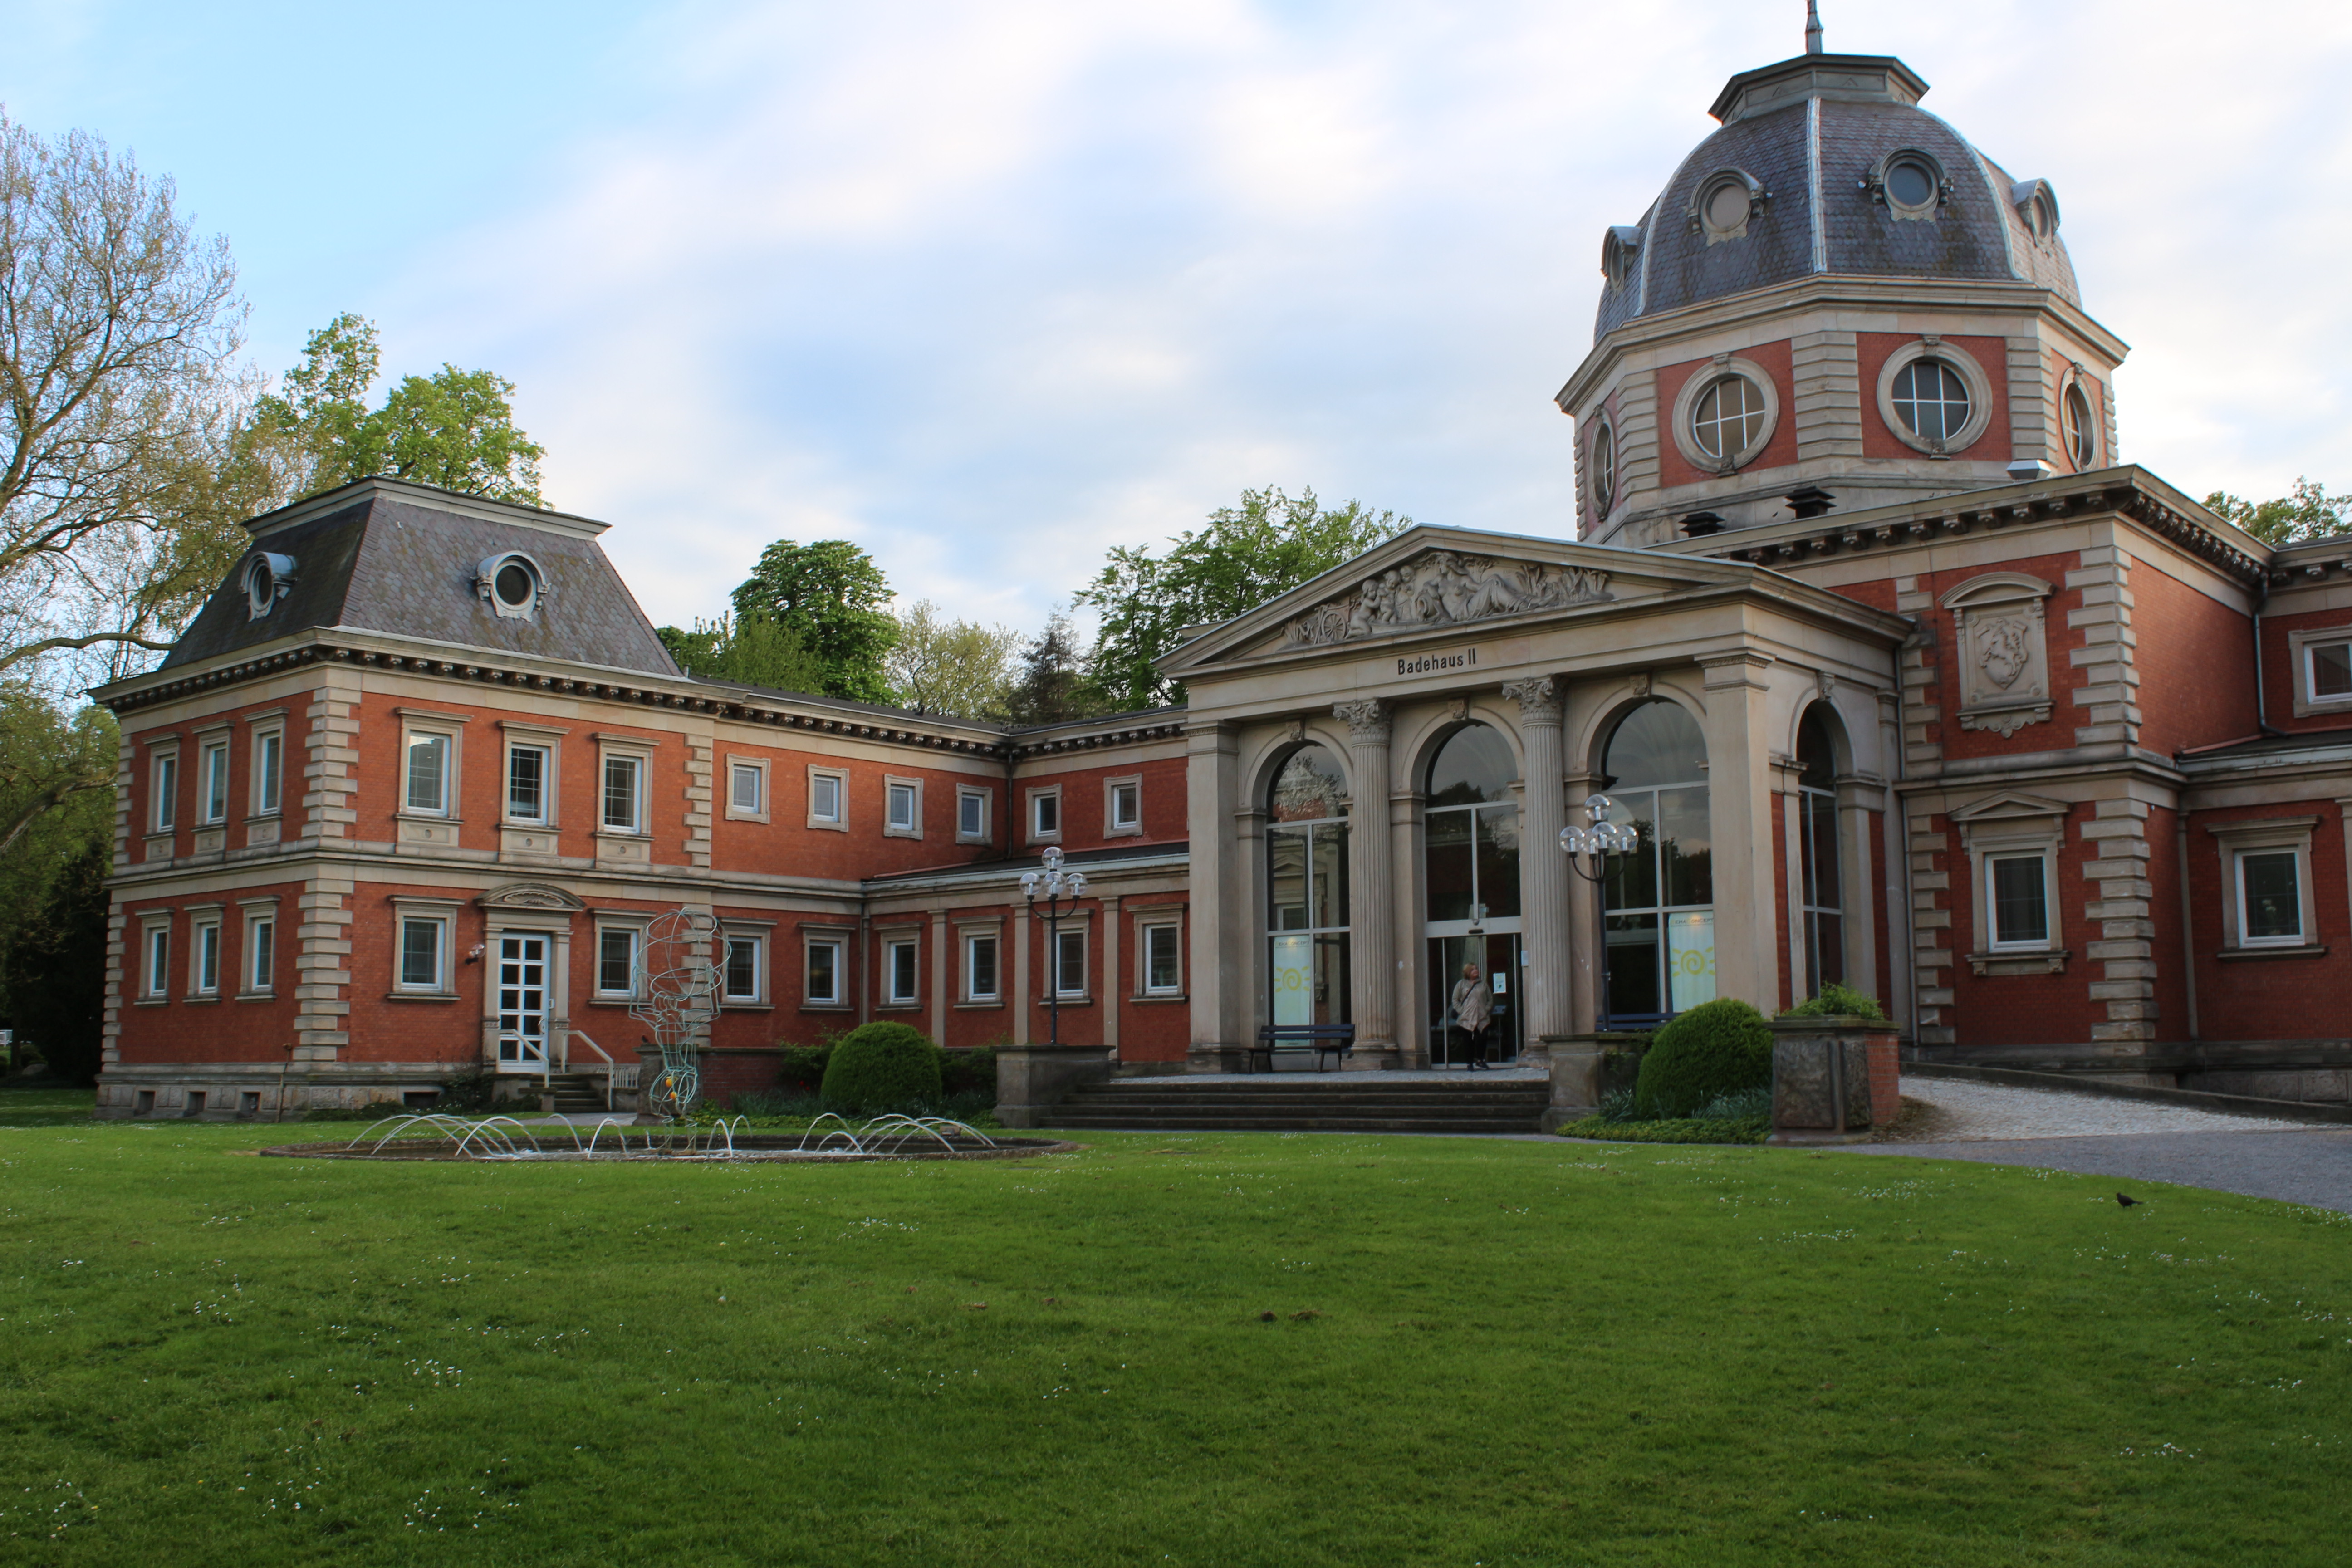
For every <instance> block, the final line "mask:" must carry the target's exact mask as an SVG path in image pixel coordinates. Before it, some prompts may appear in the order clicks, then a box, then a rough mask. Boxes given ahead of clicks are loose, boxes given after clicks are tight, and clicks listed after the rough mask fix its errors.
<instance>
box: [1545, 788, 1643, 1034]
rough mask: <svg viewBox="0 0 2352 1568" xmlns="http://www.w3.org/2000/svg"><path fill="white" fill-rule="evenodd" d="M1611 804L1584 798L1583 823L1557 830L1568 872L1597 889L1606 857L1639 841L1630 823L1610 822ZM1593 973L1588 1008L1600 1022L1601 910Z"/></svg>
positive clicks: (1605, 927)
mask: <svg viewBox="0 0 2352 1568" xmlns="http://www.w3.org/2000/svg"><path fill="white" fill-rule="evenodd" d="M1612 804H1614V803H1613V802H1612V801H1611V800H1610V798H1609V797H1608V796H1607V795H1586V796H1585V797H1584V820H1583V821H1582V822H1580V823H1575V824H1571V825H1570V826H1567V827H1563V828H1561V829H1560V830H1559V847H1560V848H1562V849H1563V850H1566V851H1567V853H1568V865H1569V869H1570V870H1572V871H1574V872H1575V873H1576V874H1577V875H1578V876H1580V877H1581V878H1583V879H1585V880H1586V881H1588V882H1591V883H1593V884H1594V885H1595V886H1598V885H1599V884H1600V883H1601V882H1602V881H1605V880H1606V879H1608V876H1609V857H1610V856H1612V855H1622V854H1626V853H1628V852H1629V851H1631V850H1633V849H1634V848H1635V847H1638V846H1639V845H1640V844H1641V842H1642V830H1641V829H1640V828H1638V827H1636V826H1633V824H1632V823H1630V822H1612V821H1610V820H1609V808H1610V807H1611V805H1612ZM1594 973H1595V974H1596V975H1597V977H1598V980H1599V984H1600V986H1601V994H1600V997H1599V999H1598V1002H1597V1005H1595V1006H1594V1007H1593V1009H1592V1015H1593V1021H1594V1022H1595V1023H1596V1024H1600V1023H1602V1022H1603V1021H1604V1020H1605V1019H1606V1018H1607V1017H1608V1016H1609V994H1608V985H1609V917H1608V912H1607V910H1605V909H1604V910H1602V912H1601V963H1600V965H1599V966H1598V968H1597V969H1595V971H1594Z"/></svg>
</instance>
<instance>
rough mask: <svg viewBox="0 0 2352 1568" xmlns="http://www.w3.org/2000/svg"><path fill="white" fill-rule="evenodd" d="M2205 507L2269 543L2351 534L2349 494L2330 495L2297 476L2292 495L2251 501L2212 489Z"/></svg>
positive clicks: (2350, 502) (2351, 500)
mask: <svg viewBox="0 0 2352 1568" xmlns="http://www.w3.org/2000/svg"><path fill="white" fill-rule="evenodd" d="M2205 506H2206V509H2207V510H2210V511H2211V512H2214V513H2215V514H2217V515H2219V516H2221V517H2223V518H2226V519H2228V520H2229V521H2231V522H2234V523H2236V524H2237V525H2238V526H2239V527H2240V528H2242V529H2244V530H2245V531H2247V532H2248V533H2251V534H2252V535H2253V536H2254V537H2255V538H2256V539H2259V540H2262V541H2263V542H2265V543H2270V544H2293V543H2294V542H2296V541H2298V540H2304V539H2326V538H2328V537H2329V536H2331V535H2333V534H2338V533H2352V495H2340V496H2332V495H2329V494H2328V493H2327V491H2326V489H2325V488H2323V487H2321V486H2319V485H2315V484H2313V483H2312V482H2311V481H2310V480H2309V479H2305V478H2303V477H2302V476H2300V475H2298V476H2296V478H2295V481H2294V494H2292V495H2284V496H2280V497H2279V498H2277V499H2276V500H2265V501H2250V500H2244V499H2243V498H2242V497H2239V496H2233V495H2231V493H2230V492H2229V491H2227V490H2215V491H2214V492H2213V493H2212V494H2211V495H2210V496H2207V497H2206V498H2205Z"/></svg>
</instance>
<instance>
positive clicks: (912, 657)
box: [882, 599, 1021, 719]
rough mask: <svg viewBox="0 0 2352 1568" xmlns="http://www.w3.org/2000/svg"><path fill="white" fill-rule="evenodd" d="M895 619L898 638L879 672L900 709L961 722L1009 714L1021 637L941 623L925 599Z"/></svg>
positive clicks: (1006, 631)
mask: <svg viewBox="0 0 2352 1568" xmlns="http://www.w3.org/2000/svg"><path fill="white" fill-rule="evenodd" d="M1020 648H1021V634H1020V633H1018V632H1016V631H1013V630H1012V629H1011V628H1010V627H1006V626H982V625H981V624H980V623H979V622H978V621H950V620H945V619H942V618H941V617H940V607H939V606H938V605H934V604H932V603H931V602H930V601H929V599H921V600H918V601H917V602H916V604H915V606H914V608H912V609H910V610H908V611H907V612H906V613H904V614H903V615H901V616H898V641H897V642H896V643H895V644H894V645H893V646H892V647H891V649H890V652H889V654H888V655H887V657H886V658H884V659H883V661H882V669H883V673H884V674H885V675H886V676H887V677H888V678H889V681H890V686H891V689H892V690H893V691H894V692H895V693H896V700H897V701H898V706H899V707H901V708H911V709H913V710H915V711H916V712H918V713H949V714H954V715H956V716H958V717H960V718H965V719H1002V718H1003V717H1004V716H1005V715H1006V714H1007V713H1009V712H1010V711H1011V706H1010V705H1011V702H1012V698H1013V656H1014V655H1015V654H1016V653H1018V652H1019V651H1020Z"/></svg>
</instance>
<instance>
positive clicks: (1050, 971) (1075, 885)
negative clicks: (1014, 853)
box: [1021, 844, 1087, 1046]
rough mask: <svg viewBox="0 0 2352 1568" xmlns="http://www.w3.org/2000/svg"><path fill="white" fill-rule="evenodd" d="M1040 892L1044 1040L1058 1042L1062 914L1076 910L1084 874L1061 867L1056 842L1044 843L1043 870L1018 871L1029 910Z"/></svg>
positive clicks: (1084, 891) (1083, 891)
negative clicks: (1043, 917)
mask: <svg viewBox="0 0 2352 1568" xmlns="http://www.w3.org/2000/svg"><path fill="white" fill-rule="evenodd" d="M1040 892H1043V893H1044V894H1045V1016H1046V1018H1047V1020H1048V1022H1047V1024H1046V1026H1045V1035H1046V1038H1045V1043H1046V1044H1047V1045H1049V1046H1058V1045H1060V1044H1061V1043H1062V917H1063V916H1064V915H1066V914H1072V913H1075V912H1076V910H1077V907H1078V900H1080V899H1083V898H1085V897H1086V896H1087V874H1086V873H1085V872H1084V871H1064V870H1063V869H1062V848H1061V846H1060V845H1058V844H1056V845H1049V846H1047V847H1046V850H1045V869H1044V870H1043V871H1024V872H1023V873H1022V875H1021V896H1022V897H1023V898H1024V899H1026V900H1029V909H1030V912H1031V913H1033V914H1034V913H1035V912H1036V909H1037V895H1038V894H1039V893H1040ZM1024 1005H1025V1004H1024Z"/></svg>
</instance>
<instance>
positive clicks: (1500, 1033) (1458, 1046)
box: [1429, 921, 1520, 1067]
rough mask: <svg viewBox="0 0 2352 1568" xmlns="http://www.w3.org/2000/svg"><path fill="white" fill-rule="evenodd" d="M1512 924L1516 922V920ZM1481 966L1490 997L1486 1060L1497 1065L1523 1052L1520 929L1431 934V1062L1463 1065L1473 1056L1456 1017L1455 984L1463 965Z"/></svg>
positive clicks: (1460, 978) (1466, 1037)
mask: <svg viewBox="0 0 2352 1568" xmlns="http://www.w3.org/2000/svg"><path fill="white" fill-rule="evenodd" d="M1512 923H1513V924H1514V925H1516V924H1517V921H1513V922H1512ZM1468 963H1475V964H1476V965H1477V966H1478V978H1479V980H1480V981H1481V982H1482V983H1483V984H1485V985H1486V989H1487V992H1488V994H1489V996H1490V998H1491V1000H1490V1003H1489V1011H1488V1017H1489V1019H1490V1022H1489V1024H1488V1026H1487V1029H1486V1060H1487V1061H1489V1062H1492V1063H1494V1064H1495V1065H1496V1066H1497V1067H1499V1066H1501V1065H1502V1064H1503V1063H1505V1062H1508V1061H1510V1060H1512V1059H1514V1058H1517V1056H1518V1054H1519V979H1520V975H1519V933H1518V932H1517V931H1485V932H1465V933H1464V934H1463V935H1460V936H1433V937H1431V938H1430V939H1429V1065H1430V1066H1432V1067H1452V1066H1459V1065H1461V1064H1462V1063H1465V1062H1467V1061H1468V1060H1469V1059H1470V1054H1469V1045H1470V1039H1469V1037H1468V1036H1467V1035H1465V1034H1464V1033H1463V1031H1462V1030H1461V1029H1460V1028H1459V1027H1457V1026H1455V1025H1454V987H1455V986H1456V985H1457V984H1460V983H1461V981H1462V968H1463V965H1465V964H1468Z"/></svg>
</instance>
